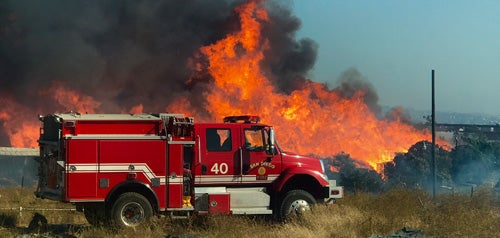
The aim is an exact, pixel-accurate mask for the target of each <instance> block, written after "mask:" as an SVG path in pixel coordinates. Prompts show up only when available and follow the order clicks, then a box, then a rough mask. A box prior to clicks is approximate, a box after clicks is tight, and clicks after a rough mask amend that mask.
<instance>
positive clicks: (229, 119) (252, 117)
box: [224, 115, 260, 123]
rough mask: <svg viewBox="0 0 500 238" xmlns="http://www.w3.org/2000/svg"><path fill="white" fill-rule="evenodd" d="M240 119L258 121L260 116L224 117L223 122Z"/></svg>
mask: <svg viewBox="0 0 500 238" xmlns="http://www.w3.org/2000/svg"><path fill="white" fill-rule="evenodd" d="M240 121H242V122H243V123H259V121H260V117H258V116H249V115H245V116H228V117H224V123H237V122H240Z"/></svg>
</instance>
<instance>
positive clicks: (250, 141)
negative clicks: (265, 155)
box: [245, 129, 266, 151]
mask: <svg viewBox="0 0 500 238" xmlns="http://www.w3.org/2000/svg"><path fill="white" fill-rule="evenodd" d="M265 135H266V133H264V132H263V130H262V129H246V130H245V148H246V149H247V150H250V151H264V148H265V146H264V145H265V140H266V138H265V137H266V136H265Z"/></svg>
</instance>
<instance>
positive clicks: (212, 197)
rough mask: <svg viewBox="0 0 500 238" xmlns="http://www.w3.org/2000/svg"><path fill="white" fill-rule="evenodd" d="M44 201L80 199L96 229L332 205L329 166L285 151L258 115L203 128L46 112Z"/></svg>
mask: <svg viewBox="0 0 500 238" xmlns="http://www.w3.org/2000/svg"><path fill="white" fill-rule="evenodd" d="M39 119H40V121H41V122H42V126H41V128H40V138H39V140H38V143H39V146H40V157H39V158H38V162H39V168H38V176H39V183H38V188H37V190H36V192H35V194H36V195H37V197H41V198H47V199H51V200H56V201H61V202H67V203H72V204H75V205H76V208H77V210H78V211H82V212H83V213H84V214H85V217H86V218H87V220H88V221H89V223H90V224H93V225H98V224H104V223H105V222H106V223H107V222H111V223H112V224H114V225H117V226H119V227H134V226H137V225H139V224H141V223H143V222H144V221H145V220H147V219H148V218H149V217H151V216H154V215H160V214H163V215H168V216H172V217H173V218H182V217H188V216H191V215H194V214H197V215H199V214H216V213H219V214H220V213H222V214H243V215H244V214H247V215H250V214H252V215H257V214H272V215H273V216H274V217H276V218H278V219H285V218H287V217H289V216H291V215H294V214H300V213H302V212H304V211H306V210H309V209H310V207H311V205H313V204H316V203H319V202H321V203H333V202H334V201H335V199H337V198H341V197H343V187H342V186H337V184H336V181H335V180H328V178H327V176H326V175H325V167H324V165H323V162H322V161H321V160H319V159H316V158H311V157H308V156H302V155H297V154H294V153H290V152H285V151H283V150H282V149H281V148H280V147H279V146H278V143H277V142H276V140H275V131H274V128H273V127H272V126H269V125H265V124H262V123H260V119H259V117H257V116H229V117H226V118H224V122H221V123H195V122H194V118H192V117H186V116H184V115H183V114H172V113H156V114H155V113H152V114H79V113H72V112H70V113H55V114H48V115H45V116H39Z"/></svg>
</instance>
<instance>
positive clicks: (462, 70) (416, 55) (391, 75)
mask: <svg viewBox="0 0 500 238" xmlns="http://www.w3.org/2000/svg"><path fill="white" fill-rule="evenodd" d="M292 4H293V5H292V9H293V12H294V14H295V15H296V16H297V17H298V18H299V19H300V20H301V22H302V25H301V29H300V30H299V32H298V33H297V37H298V38H306V37H307V38H311V39H313V40H314V41H316V42H317V43H318V44H319V49H318V58H317V62H316V64H315V67H314V69H313V71H312V72H311V74H310V75H309V76H310V78H311V79H312V80H314V81H318V82H326V83H328V85H329V86H330V87H334V86H335V84H336V81H337V79H338V78H339V76H340V75H341V73H342V72H344V71H345V70H347V69H349V68H356V69H357V70H358V71H359V72H361V74H362V75H363V76H364V78H365V79H366V80H367V81H369V82H371V84H372V85H373V86H374V88H375V89H376V91H377V93H378V95H379V104H380V105H384V106H391V107H392V106H402V107H403V108H408V109H415V110H427V111H430V108H431V70H432V69H434V70H435V82H436V83H435V85H436V89H435V93H436V110H437V111H443V112H463V113H486V114H491V115H500V93H499V91H500V26H499V25H498V24H499V23H500V1H496V0H481V1H473V0H470V1H465V0H453V1H445V0H418V1H417V0H415V1H409V0H405V1H403V0H380V1H370V0H349V1H345V0H344V1H340V0H311V1H309V0H307V1H306V0H293V2H292Z"/></svg>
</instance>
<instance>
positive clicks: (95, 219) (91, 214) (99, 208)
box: [83, 204, 106, 226]
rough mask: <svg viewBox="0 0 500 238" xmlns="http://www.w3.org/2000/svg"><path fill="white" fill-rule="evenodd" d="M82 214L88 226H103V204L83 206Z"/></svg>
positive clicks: (104, 216) (104, 215)
mask: <svg viewBox="0 0 500 238" xmlns="http://www.w3.org/2000/svg"><path fill="white" fill-rule="evenodd" d="M83 214H84V215H85V218H86V219H87V221H88V222H89V224H90V225H93V226H100V225H103V224H104V221H105V218H106V214H105V208H104V204H89V205H85V206H84V208H83Z"/></svg>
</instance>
